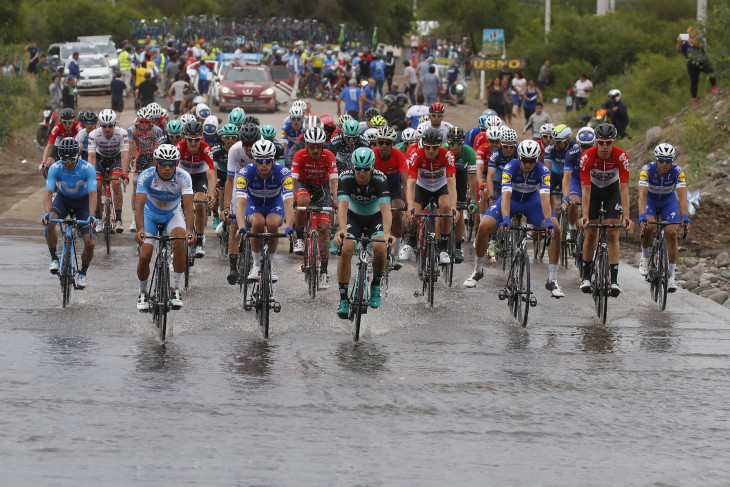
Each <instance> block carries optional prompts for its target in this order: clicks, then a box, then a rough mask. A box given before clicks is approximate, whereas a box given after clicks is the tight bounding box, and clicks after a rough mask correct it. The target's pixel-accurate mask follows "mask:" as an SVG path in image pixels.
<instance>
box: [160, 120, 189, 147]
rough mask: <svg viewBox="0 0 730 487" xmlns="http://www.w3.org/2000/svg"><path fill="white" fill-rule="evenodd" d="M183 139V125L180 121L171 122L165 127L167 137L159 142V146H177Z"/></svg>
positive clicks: (163, 137)
mask: <svg viewBox="0 0 730 487" xmlns="http://www.w3.org/2000/svg"><path fill="white" fill-rule="evenodd" d="M182 138H183V123H182V122H181V121H180V120H170V121H169V122H167V125H165V135H164V136H162V138H161V139H160V140H158V141H157V145H162V144H170V145H177V143H178V142H180V141H181V140H182Z"/></svg>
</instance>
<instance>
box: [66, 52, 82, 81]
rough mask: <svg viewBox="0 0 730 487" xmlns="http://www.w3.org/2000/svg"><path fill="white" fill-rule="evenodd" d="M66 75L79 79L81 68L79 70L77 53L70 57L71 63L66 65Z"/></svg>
mask: <svg viewBox="0 0 730 487" xmlns="http://www.w3.org/2000/svg"><path fill="white" fill-rule="evenodd" d="M68 75H69V76H74V77H76V78H80V77H81V68H79V53H78V52H74V53H73V54H72V55H71V61H70V62H69V63H68Z"/></svg>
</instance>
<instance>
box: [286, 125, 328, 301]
mask: <svg viewBox="0 0 730 487" xmlns="http://www.w3.org/2000/svg"><path fill="white" fill-rule="evenodd" d="M326 137H327V136H326V135H325V133H324V130H322V129H321V128H319V127H312V128H310V129H308V130H307V131H306V132H305V133H304V143H305V148H304V149H302V150H300V151H299V152H297V153H296V154H294V160H293V161H292V167H291V174H292V179H293V181H294V187H295V188H296V195H295V197H296V206H310V205H311V206H332V204H333V201H334V197H335V195H336V194H337V174H338V173H337V160H336V159H335V155H334V154H333V153H332V152H330V151H328V150H327V149H325V148H324V142H325V139H326ZM328 181H329V182H328ZM328 186H329V187H328ZM306 218H307V215H306V212H303V211H298V212H297V214H296V220H295V226H294V228H295V229H296V231H297V235H306V234H305V233H304V230H303V229H304V224H305V223H306ZM313 218H315V219H316V221H317V232H319V252H320V256H321V259H322V267H321V271H320V278H319V288H320V289H328V288H329V275H328V274H327V264H328V250H329V246H328V245H327V244H328V243H329V240H330V223H331V220H332V219H331V216H330V214H329V212H320V213H319V214H318V215H313ZM294 252H295V253H297V254H299V255H301V254H302V253H303V252H304V241H303V240H297V243H296V244H295V246H294Z"/></svg>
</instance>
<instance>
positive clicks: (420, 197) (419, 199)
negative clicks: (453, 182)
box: [413, 184, 449, 208]
mask: <svg viewBox="0 0 730 487" xmlns="http://www.w3.org/2000/svg"><path fill="white" fill-rule="evenodd" d="M445 194H449V188H448V185H446V184H444V185H443V186H441V187H440V188H439V189H437V190H436V191H428V190H427V189H424V188H423V187H421V186H419V185H416V193H415V195H414V198H413V201H414V202H415V203H418V204H420V205H421V207H422V208H425V207H426V206H428V202H429V201H431V200H433V202H434V203H435V204H436V206H438V204H439V198H440V197H441V196H443V195H445Z"/></svg>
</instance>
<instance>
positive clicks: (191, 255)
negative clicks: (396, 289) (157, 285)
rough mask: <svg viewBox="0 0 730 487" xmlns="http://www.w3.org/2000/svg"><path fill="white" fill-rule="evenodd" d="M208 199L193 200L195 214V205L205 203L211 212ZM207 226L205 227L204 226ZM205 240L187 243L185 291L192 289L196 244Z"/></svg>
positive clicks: (205, 206)
mask: <svg viewBox="0 0 730 487" xmlns="http://www.w3.org/2000/svg"><path fill="white" fill-rule="evenodd" d="M207 203H208V200H204V199H194V200H193V215H195V205H203V208H205V209H206V212H208V213H209V212H210V208H208V205H207ZM203 228H205V227H203ZM203 241H205V236H203ZM203 243H204V242H196V243H195V244H186V245H185V291H188V290H189V289H190V268H191V267H193V266H194V265H195V246H196V245H203Z"/></svg>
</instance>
